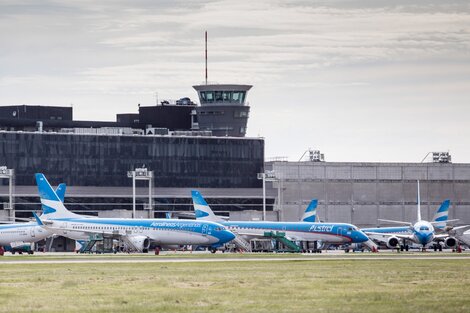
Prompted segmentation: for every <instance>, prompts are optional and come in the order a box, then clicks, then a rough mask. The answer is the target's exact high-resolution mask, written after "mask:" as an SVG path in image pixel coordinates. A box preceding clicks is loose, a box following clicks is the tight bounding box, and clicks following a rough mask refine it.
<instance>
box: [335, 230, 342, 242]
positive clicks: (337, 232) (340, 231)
mask: <svg viewBox="0 0 470 313" xmlns="http://www.w3.org/2000/svg"><path fill="white" fill-rule="evenodd" d="M342 233H343V227H338V228H337V229H336V235H338V237H340V238H341V240H343V239H342V236H341V235H342Z"/></svg>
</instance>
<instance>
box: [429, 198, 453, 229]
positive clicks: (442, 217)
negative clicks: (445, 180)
mask: <svg viewBox="0 0 470 313" xmlns="http://www.w3.org/2000/svg"><path fill="white" fill-rule="evenodd" d="M449 206H450V200H444V201H443V202H442V204H441V206H440V207H439V209H437V212H436V214H434V218H433V220H432V221H433V222H434V223H433V224H434V227H435V228H438V229H444V228H445V227H446V224H447V220H448V219H449ZM436 222H437V223H436Z"/></svg>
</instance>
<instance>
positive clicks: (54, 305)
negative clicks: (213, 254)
mask: <svg viewBox="0 0 470 313" xmlns="http://www.w3.org/2000/svg"><path fill="white" fill-rule="evenodd" d="M469 286H470V262H469V260H457V259H454V260H452V259H449V260H399V259H394V260H348V259H344V260H320V261H308V260H305V261H304V260H301V261H286V260H282V259H279V260H278V261H277V260H276V261H271V262H262V261H259V262H257V261H253V262H248V263H246V262H216V263H210V262H203V263H191V262H189V263H138V264H132V263H117V264H114V263H113V264H106V263H104V264H86V263H83V264H6V263H2V264H0V303H1V305H0V312H35V311H37V312H38V311H41V312H237V313H240V312H361V313H363V312H407V311H408V312H409V311H417V312H439V313H445V312H470V300H469V293H468V290H469V289H468V288H469Z"/></svg>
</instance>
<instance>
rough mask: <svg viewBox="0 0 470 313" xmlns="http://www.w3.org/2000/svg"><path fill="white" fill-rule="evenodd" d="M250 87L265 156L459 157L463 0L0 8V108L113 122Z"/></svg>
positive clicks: (469, 96) (467, 148)
mask: <svg viewBox="0 0 470 313" xmlns="http://www.w3.org/2000/svg"><path fill="white" fill-rule="evenodd" d="M205 30H207V31H208V33H209V81H210V82H217V83H241V84H252V85H253V86H254V87H253V88H252V89H251V91H250V92H249V94H248V101H249V103H250V106H251V113H250V114H251V115H250V119H249V122H248V136H253V137H256V136H262V137H265V139H266V157H267V158H269V157H274V156H286V157H289V159H290V160H298V159H299V158H300V156H301V155H302V153H303V152H304V151H305V150H306V149H308V148H315V149H320V150H321V151H322V152H323V153H325V156H326V160H327V161H378V162H387V161H397V162H402V161H406V162H419V161H421V159H422V158H423V157H424V155H425V154H426V153H427V152H429V151H441V150H442V151H447V150H450V152H451V154H452V155H453V161H454V162H470V4H469V2H468V1H411V0H410V1H381V0H367V1H359V0H358V1H348V0H343V1H331V0H330V1H263V0H257V1H244V0H238V1H188V0H185V1H174V0H168V1H158V0H134V1H105V0H103V1H94V0H74V1H51V0H42V1H39V0H37V1H23V0H11V1H10V0H0V105H10V104H42V105H71V104H73V107H74V117H75V119H81V120H115V116H116V113H124V112H135V113H136V112H137V104H138V103H140V104H142V105H153V104H154V103H155V100H156V95H155V94H156V92H158V98H159V99H160V100H161V99H164V98H168V99H178V98H181V97H184V96H189V97H190V98H192V99H197V95H196V92H195V91H194V90H193V89H192V86H193V85H195V84H200V83H202V82H203V80H204V31H205Z"/></svg>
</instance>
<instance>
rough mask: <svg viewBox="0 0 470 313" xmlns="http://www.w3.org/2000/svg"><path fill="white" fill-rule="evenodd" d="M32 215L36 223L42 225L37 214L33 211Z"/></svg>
mask: <svg viewBox="0 0 470 313" xmlns="http://www.w3.org/2000/svg"><path fill="white" fill-rule="evenodd" d="M33 216H34V218H35V219H36V223H38V225H39V226H44V223H43V222H42V221H41V219H40V218H39V216H38V215H37V214H36V212H33Z"/></svg>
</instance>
